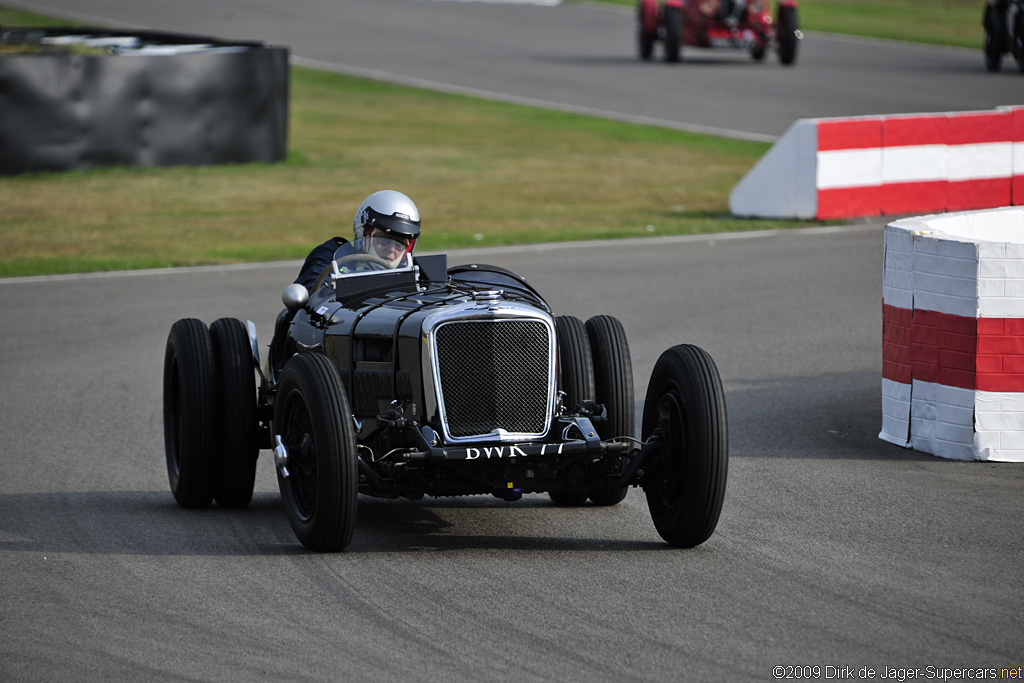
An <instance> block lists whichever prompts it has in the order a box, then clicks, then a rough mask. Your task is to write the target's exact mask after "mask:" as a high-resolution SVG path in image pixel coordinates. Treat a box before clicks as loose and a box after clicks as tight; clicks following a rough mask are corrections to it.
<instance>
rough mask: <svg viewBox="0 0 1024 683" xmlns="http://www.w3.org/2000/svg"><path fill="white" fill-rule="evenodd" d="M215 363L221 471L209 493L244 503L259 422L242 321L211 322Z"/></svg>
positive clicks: (224, 502) (252, 477)
mask: <svg viewBox="0 0 1024 683" xmlns="http://www.w3.org/2000/svg"><path fill="white" fill-rule="evenodd" d="M210 340H211V342H212V343H213V355H214V362H215V367H216V390H215V392H214V395H215V397H216V401H215V403H216V405H215V412H216V415H217V417H218V418H219V423H220V433H219V434H218V439H217V452H218V460H219V461H220V468H219V472H217V473H216V478H217V483H216V485H215V487H214V491H213V497H214V498H215V499H216V501H217V504H218V505H221V506H224V507H245V506H246V505H248V504H249V502H250V501H251V500H252V491H253V487H254V485H255V481H256V460H257V457H258V456H259V447H258V446H257V433H258V423H257V419H256V380H255V376H254V371H253V367H254V365H253V357H252V347H251V346H250V344H249V333H248V332H247V331H246V329H245V325H244V324H243V323H242V321H240V320H236V319H234V318H221V319H220V320H215V321H214V322H213V324H212V325H210Z"/></svg>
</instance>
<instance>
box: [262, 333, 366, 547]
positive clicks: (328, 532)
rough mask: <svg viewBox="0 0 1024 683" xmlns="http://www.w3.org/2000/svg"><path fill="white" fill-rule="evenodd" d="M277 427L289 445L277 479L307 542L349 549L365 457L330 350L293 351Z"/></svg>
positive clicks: (284, 378)
mask: <svg viewBox="0 0 1024 683" xmlns="http://www.w3.org/2000/svg"><path fill="white" fill-rule="evenodd" d="M277 386H278V389H277V401H276V406H275V410H274V430H275V432H276V433H277V434H278V435H280V436H281V440H282V441H283V443H284V445H285V447H286V448H287V450H288V461H287V469H288V476H287V477H286V476H284V474H283V473H282V471H281V468H280V467H279V468H278V472H277V480H278V484H279V486H280V488H281V498H282V501H283V503H284V509H285V514H286V515H287V517H288V522H289V523H290V524H291V527H292V530H293V531H294V532H295V536H296V537H297V538H298V539H299V541H300V542H301V543H302V545H304V546H306V547H307V548H309V549H310V550H314V551H317V552H336V551H339V550H343V549H344V548H345V547H346V546H347V545H348V544H349V542H350V541H351V540H352V533H353V531H354V529H355V520H356V503H357V499H358V496H359V481H358V473H359V463H358V455H357V453H356V438H355V428H354V426H353V424H352V411H351V409H350V408H349V402H348V396H347V394H346V393H345V388H344V386H343V385H342V383H341V379H340V377H339V376H338V371H337V369H336V368H335V367H334V366H333V365H332V364H331V362H330V361H329V360H327V358H326V357H325V356H322V355H320V354H316V353H302V354H298V355H295V356H292V358H290V359H289V360H288V362H287V363H286V364H285V366H284V370H283V371H282V372H281V379H280V381H279V382H278V385H277Z"/></svg>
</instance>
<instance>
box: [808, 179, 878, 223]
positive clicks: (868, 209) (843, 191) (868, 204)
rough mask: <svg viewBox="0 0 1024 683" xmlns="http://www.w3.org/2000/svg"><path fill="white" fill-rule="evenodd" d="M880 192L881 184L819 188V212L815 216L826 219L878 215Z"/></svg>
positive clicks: (821, 219) (822, 219)
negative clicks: (828, 188)
mask: <svg viewBox="0 0 1024 683" xmlns="http://www.w3.org/2000/svg"><path fill="white" fill-rule="evenodd" d="M880 192H881V186H880V185H865V186H862V187H840V188H834V189H830V190H818V212H817V214H816V215H815V218H817V219H818V220H820V221H824V220H829V219H831V218H849V217H851V216H877V215H879V213H880V212H881V209H880V207H881V206H882V204H881V200H880V199H879V193H880Z"/></svg>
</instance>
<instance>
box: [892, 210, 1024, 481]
mask: <svg viewBox="0 0 1024 683" xmlns="http://www.w3.org/2000/svg"><path fill="white" fill-rule="evenodd" d="M879 437H880V438H882V439H885V440H886V441H889V442H892V443H895V444H898V445H900V446H904V447H910V448H914V449H915V450H920V451H925V452H927V453H932V454H934V455H938V456H941V457H944V458H954V459H958V460H998V461H1012V462H1024V208H1014V207H1006V208H1001V209H995V210H989V211H978V212H964V213H950V214H945V215H938V216H924V217H920V218H908V219H904V220H898V221H895V222H893V223H890V224H889V225H887V226H886V227H885V266H884V271H883V294H882V431H881V433H880V434H879Z"/></svg>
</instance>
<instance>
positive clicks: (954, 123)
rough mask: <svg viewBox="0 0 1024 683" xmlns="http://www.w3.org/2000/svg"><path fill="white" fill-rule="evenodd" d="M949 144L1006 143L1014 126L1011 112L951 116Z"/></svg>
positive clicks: (949, 120)
mask: <svg viewBox="0 0 1024 683" xmlns="http://www.w3.org/2000/svg"><path fill="white" fill-rule="evenodd" d="M948 122H949V128H948V131H947V135H948V137H947V144H950V145H976V144H981V143H986V142H1006V141H1007V139H1008V138H1009V135H1010V131H1011V127H1012V125H1013V120H1012V115H1011V112H1010V111H1009V110H1004V111H995V112H981V113H977V114H974V113H971V114H949V116H948Z"/></svg>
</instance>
